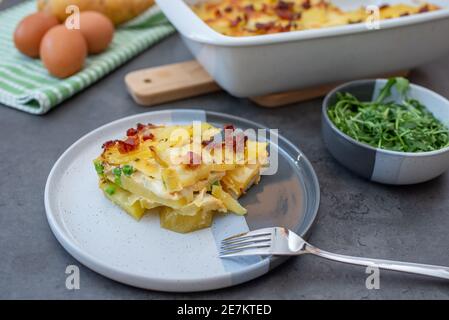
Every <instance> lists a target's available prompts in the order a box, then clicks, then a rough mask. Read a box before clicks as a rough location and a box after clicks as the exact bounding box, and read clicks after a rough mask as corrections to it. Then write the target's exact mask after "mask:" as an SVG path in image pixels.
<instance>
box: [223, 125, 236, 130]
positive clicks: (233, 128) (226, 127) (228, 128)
mask: <svg viewBox="0 0 449 320" xmlns="http://www.w3.org/2000/svg"><path fill="white" fill-rule="evenodd" d="M224 129H225V130H232V131H235V127H234V125H232V124H225V125H224Z"/></svg>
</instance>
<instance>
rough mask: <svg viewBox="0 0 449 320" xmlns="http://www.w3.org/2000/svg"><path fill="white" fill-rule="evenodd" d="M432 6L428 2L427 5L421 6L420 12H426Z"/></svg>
mask: <svg viewBox="0 0 449 320" xmlns="http://www.w3.org/2000/svg"><path fill="white" fill-rule="evenodd" d="M429 11H430V8H429V6H428V5H427V4H426V5H425V6H423V7H421V8H420V9H419V11H418V13H424V12H429Z"/></svg>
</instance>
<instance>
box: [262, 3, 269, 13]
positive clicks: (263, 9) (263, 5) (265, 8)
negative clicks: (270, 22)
mask: <svg viewBox="0 0 449 320" xmlns="http://www.w3.org/2000/svg"><path fill="white" fill-rule="evenodd" d="M267 10H268V6H267V4H266V3H263V4H262V9H261V10H260V11H262V12H263V13H266V12H267Z"/></svg>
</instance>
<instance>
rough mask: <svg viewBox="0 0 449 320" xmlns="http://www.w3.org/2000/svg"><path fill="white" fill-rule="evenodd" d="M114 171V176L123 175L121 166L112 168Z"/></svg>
mask: <svg viewBox="0 0 449 320" xmlns="http://www.w3.org/2000/svg"><path fill="white" fill-rule="evenodd" d="M112 173H113V174H114V176H116V177H120V176H121V175H122V169H120V167H116V168H114V169H112Z"/></svg>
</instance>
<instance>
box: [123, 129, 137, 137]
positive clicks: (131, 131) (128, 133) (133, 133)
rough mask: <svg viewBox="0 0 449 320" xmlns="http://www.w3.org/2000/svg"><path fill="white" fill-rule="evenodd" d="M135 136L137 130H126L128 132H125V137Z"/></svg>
mask: <svg viewBox="0 0 449 320" xmlns="http://www.w3.org/2000/svg"><path fill="white" fill-rule="evenodd" d="M136 134H137V130H136V129H134V128H130V129H128V131H126V135H127V136H128V137H132V136H135V135H136Z"/></svg>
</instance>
